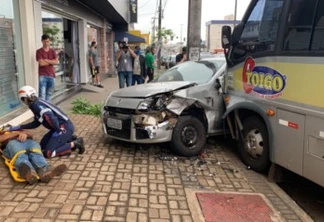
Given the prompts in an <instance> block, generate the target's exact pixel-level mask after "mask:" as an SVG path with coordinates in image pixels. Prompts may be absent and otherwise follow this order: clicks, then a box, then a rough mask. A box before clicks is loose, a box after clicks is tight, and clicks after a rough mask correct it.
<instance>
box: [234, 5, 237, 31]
mask: <svg viewBox="0 0 324 222" xmlns="http://www.w3.org/2000/svg"><path fill="white" fill-rule="evenodd" d="M236 16H237V0H235V6H234V28H235V26H236Z"/></svg>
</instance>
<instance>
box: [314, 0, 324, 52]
mask: <svg viewBox="0 0 324 222" xmlns="http://www.w3.org/2000/svg"><path fill="white" fill-rule="evenodd" d="M311 49H312V51H316V50H321V51H323V50H324V0H320V1H319V3H318V8H317V14H316V17H315V22H314V34H313V42H312V48H311Z"/></svg>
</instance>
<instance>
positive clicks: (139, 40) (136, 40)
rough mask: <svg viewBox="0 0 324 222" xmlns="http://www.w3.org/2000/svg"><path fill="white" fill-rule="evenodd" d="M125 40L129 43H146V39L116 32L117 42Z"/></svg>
mask: <svg viewBox="0 0 324 222" xmlns="http://www.w3.org/2000/svg"><path fill="white" fill-rule="evenodd" d="M124 38H127V39H128V42H129V43H145V42H146V41H145V39H144V38H141V37H138V36H136V35H132V34H130V33H128V32H115V42H118V41H123V40H124Z"/></svg>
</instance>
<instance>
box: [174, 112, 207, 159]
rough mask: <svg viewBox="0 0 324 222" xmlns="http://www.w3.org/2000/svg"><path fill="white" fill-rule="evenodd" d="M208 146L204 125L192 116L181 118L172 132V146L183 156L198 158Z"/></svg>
mask: <svg viewBox="0 0 324 222" xmlns="http://www.w3.org/2000/svg"><path fill="white" fill-rule="evenodd" d="M205 144H206V129H205V127H204V125H203V123H202V122H201V121H200V120H198V119H197V118H195V117H192V116H180V117H179V119H178V122H177V124H176V126H175V127H174V129H173V132H172V140H171V146H172V148H173V150H174V151H175V152H176V153H177V154H179V155H181V156H186V157H190V156H197V155H199V154H200V153H201V151H202V150H203V148H204V146H205Z"/></svg>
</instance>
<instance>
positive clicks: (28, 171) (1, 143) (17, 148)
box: [0, 131, 67, 184]
mask: <svg viewBox="0 0 324 222" xmlns="http://www.w3.org/2000/svg"><path fill="white" fill-rule="evenodd" d="M0 148H1V150H2V153H3V156H4V157H5V158H7V159H9V160H11V159H12V158H14V156H15V155H16V154H17V155H18V157H17V159H16V161H15V163H14V166H15V168H16V171H17V172H18V174H19V176H20V177H22V178H24V179H25V180H26V181H27V183H29V184H35V183H36V182H37V181H38V177H39V180H40V181H41V182H44V183H48V182H49V181H50V180H51V179H52V178H53V177H55V176H61V175H62V174H63V173H64V171H65V170H66V169H67V166H66V165H65V164H59V165H57V166H55V167H51V166H50V165H49V164H48V163H47V161H46V159H45V158H44V156H43V154H42V151H41V147H40V144H39V143H37V142H36V141H35V140H33V137H32V135H31V134H30V133H28V132H25V131H19V132H17V131H13V132H10V133H9V132H8V131H7V132H6V131H0ZM21 151H25V152H21ZM18 153H19V154H18Z"/></svg>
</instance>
